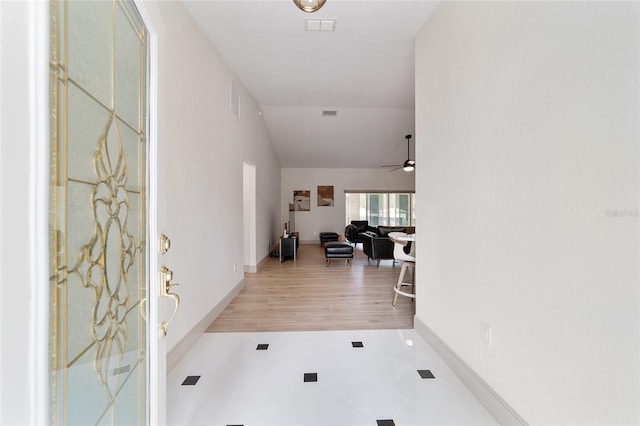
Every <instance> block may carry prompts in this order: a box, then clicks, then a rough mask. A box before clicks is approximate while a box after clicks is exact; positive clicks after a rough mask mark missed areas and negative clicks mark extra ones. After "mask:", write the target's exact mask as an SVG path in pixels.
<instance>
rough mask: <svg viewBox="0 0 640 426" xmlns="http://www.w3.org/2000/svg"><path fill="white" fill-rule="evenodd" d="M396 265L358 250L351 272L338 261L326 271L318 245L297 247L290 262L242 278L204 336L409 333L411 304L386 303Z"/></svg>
mask: <svg viewBox="0 0 640 426" xmlns="http://www.w3.org/2000/svg"><path fill="white" fill-rule="evenodd" d="M401 266H402V263H401V262H396V263H395V264H394V262H393V261H391V260H383V261H381V262H380V267H376V262H375V261H371V263H369V262H367V256H366V255H365V254H364V253H363V252H362V249H361V245H358V249H357V250H355V251H354V258H353V262H352V266H351V268H349V266H348V264H347V262H346V261H343V260H334V261H332V262H331V264H330V265H329V266H326V262H325V258H324V250H323V249H322V248H321V247H320V245H319V244H301V245H300V248H299V249H298V253H297V260H296V262H294V261H293V260H287V261H285V262H283V263H280V261H279V259H277V258H270V259H269V260H268V261H267V262H266V263H265V264H264V265H263V267H262V268H261V269H260V271H259V272H258V273H256V274H249V273H245V276H244V282H245V286H244V288H243V289H242V290H241V291H240V293H238V295H237V296H236V297H235V298H234V299H233V300H232V301H231V303H230V304H229V306H227V308H226V309H225V310H224V311H223V312H222V314H220V316H219V317H218V318H217V319H216V320H215V321H214V322H213V324H211V325H210V326H209V328H208V329H207V332H210V333H212V332H254V331H317V330H327V331H329V330H368V329H372V330H380V329H405V328H413V316H414V314H415V303H414V302H413V300H412V299H410V298H407V297H402V296H401V297H399V298H398V302H397V304H396V306H395V307H394V306H392V304H391V302H392V299H393V294H394V292H393V286H394V284H395V283H396V281H397V280H398V275H399V274H400V268H401Z"/></svg>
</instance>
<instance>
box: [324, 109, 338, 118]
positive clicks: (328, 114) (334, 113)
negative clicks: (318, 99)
mask: <svg viewBox="0 0 640 426" xmlns="http://www.w3.org/2000/svg"><path fill="white" fill-rule="evenodd" d="M337 115H338V111H335V110H325V111H322V116H323V117H335V116H337Z"/></svg>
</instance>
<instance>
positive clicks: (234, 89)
mask: <svg viewBox="0 0 640 426" xmlns="http://www.w3.org/2000/svg"><path fill="white" fill-rule="evenodd" d="M230 92H231V93H230V96H229V109H230V110H231V112H232V113H233V115H235V116H236V117H238V118H240V90H239V89H238V86H236V84H235V83H234V82H233V81H232V82H231V91H230Z"/></svg>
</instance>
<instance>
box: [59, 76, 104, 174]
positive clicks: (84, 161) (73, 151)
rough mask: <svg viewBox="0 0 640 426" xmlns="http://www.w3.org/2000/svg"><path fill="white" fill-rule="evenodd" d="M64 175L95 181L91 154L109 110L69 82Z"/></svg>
mask: <svg viewBox="0 0 640 426" xmlns="http://www.w3.org/2000/svg"><path fill="white" fill-rule="evenodd" d="M68 90H69V104H68V106H67V108H68V111H69V127H68V131H67V132H68V144H69V146H68V158H67V162H68V172H67V173H68V176H69V177H70V178H71V179H78V180H82V181H84V182H93V181H95V180H96V172H95V170H94V164H93V156H94V155H95V153H96V151H97V150H98V148H99V142H100V138H101V137H102V136H103V134H104V131H105V128H106V127H107V125H108V123H109V115H110V114H109V111H108V110H106V109H105V108H103V107H102V106H100V104H98V103H97V102H96V101H95V100H93V99H92V98H91V97H90V96H89V95H87V94H85V93H84V92H82V91H81V90H80V89H78V88H77V87H76V86H75V85H73V84H69V88H68Z"/></svg>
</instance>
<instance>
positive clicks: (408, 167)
mask: <svg viewBox="0 0 640 426" xmlns="http://www.w3.org/2000/svg"><path fill="white" fill-rule="evenodd" d="M405 138H406V139H407V161H405V162H404V164H403V165H402V169H403V170H404V171H405V172H412V171H414V170H415V169H416V162H415V161H414V160H411V159H410V157H409V141H410V140H411V135H407V136H405Z"/></svg>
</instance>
